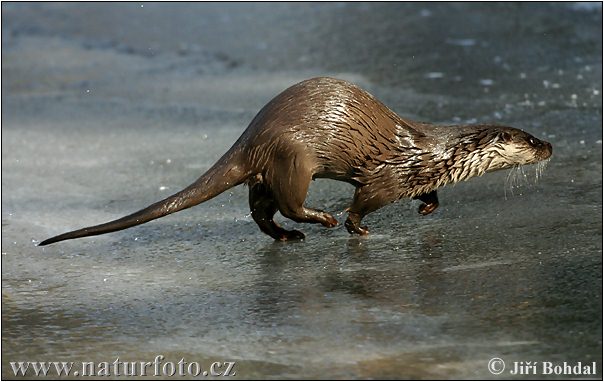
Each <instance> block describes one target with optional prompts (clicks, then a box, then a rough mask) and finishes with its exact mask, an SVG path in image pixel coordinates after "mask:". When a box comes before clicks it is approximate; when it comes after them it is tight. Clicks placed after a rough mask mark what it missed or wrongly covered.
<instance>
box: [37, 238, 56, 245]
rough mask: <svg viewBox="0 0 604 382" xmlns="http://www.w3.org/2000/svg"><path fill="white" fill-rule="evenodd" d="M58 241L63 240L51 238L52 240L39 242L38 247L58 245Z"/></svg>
mask: <svg viewBox="0 0 604 382" xmlns="http://www.w3.org/2000/svg"><path fill="white" fill-rule="evenodd" d="M57 241H61V239H58V238H57V237H51V238H50V239H46V240H44V241H41V242H39V243H38V247H41V246H43V245H48V244H52V243H56V242H57Z"/></svg>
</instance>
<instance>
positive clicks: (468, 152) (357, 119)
mask: <svg viewBox="0 0 604 382" xmlns="http://www.w3.org/2000/svg"><path fill="white" fill-rule="evenodd" d="M551 154H552V146H551V144H549V143H548V142H545V141H542V140H539V139H537V138H535V137H534V136H532V135H530V134H528V133H526V132H524V131H522V130H519V129H516V128H512V127H507V126H499V125H488V124H476V125H451V126H439V125H434V124H429V123H424V122H414V121H410V120H405V119H402V118H401V117H399V116H398V115H397V114H396V113H394V112H393V111H392V110H390V109H389V108H388V107H386V106H385V105H384V104H383V103H381V102H380V101H378V100H377V99H376V98H374V97H373V96H372V95H371V94H369V93H368V92H366V91H364V90H362V89H360V88H359V87H357V86H355V85H353V84H351V83H349V82H346V81H343V80H339V79H334V78H328V77H319V78H312V79H309V80H305V81H302V82H300V83H298V84H295V85H293V86H291V87H290V88H288V89H286V90H284V91H283V92H282V93H280V94H279V95H277V96H276V97H275V98H273V99H272V100H271V101H269V102H268V104H266V105H265V106H264V107H263V108H262V109H261V110H260V111H259V112H258V114H257V115H256V116H255V117H254V119H253V120H252V121H251V122H250V124H249V126H248V127H247V129H246V130H245V131H244V132H243V134H242V135H241V137H239V139H238V140H237V141H236V142H235V143H234V144H233V146H232V147H231V148H230V149H229V150H228V151H227V152H226V154H224V155H223V156H222V157H221V158H220V159H219V160H218V162H217V163H216V164H214V165H213V166H212V167H211V168H210V169H209V170H208V171H207V172H206V173H205V174H203V175H202V176H201V177H200V178H199V179H197V180H196V181H195V182H194V183H192V184H191V185H189V186H188V187H186V188H185V189H183V190H182V191H180V192H177V193H175V194H174V195H172V196H169V197H167V198H165V199H164V200H161V201H159V202H156V203H154V204H152V205H150V206H148V207H146V208H144V209H142V210H140V211H138V212H135V213H133V214H130V215H128V216H125V217H122V218H120V219H117V220H113V221H111V222H108V223H105V224H100V225H96V226H92V227H87V228H82V229H79V230H76V231H72V232H67V233H64V234H62V235H58V236H55V237H52V238H50V239H47V240H44V241H42V242H41V243H40V244H39V245H47V244H51V243H55V242H58V241H62V240H68V239H75V238H79V237H85V236H93V235H100V234H104V233H108V232H113V231H118V230H122V229H125V228H129V227H133V226H136V225H139V224H143V223H146V222H148V221H151V220H154V219H157V218H160V217H163V216H166V215H168V214H172V213H174V212H177V211H181V210H184V209H186V208H189V207H192V206H195V205H197V204H199V203H202V202H205V201H207V200H208V199H211V198H213V197H215V196H217V195H219V194H220V193H222V192H224V191H226V190H228V189H230V188H231V187H235V186H237V185H239V184H242V183H245V184H247V186H248V187H249V205H250V210H251V216H252V218H253V219H254V221H255V222H256V223H257V224H258V226H259V227H260V230H261V231H262V232H264V233H266V234H267V235H269V236H271V237H272V238H274V239H275V240H281V241H287V240H301V239H304V234H303V233H302V232H300V231H297V230H286V229H284V228H282V227H281V226H279V224H277V223H276V222H275V221H274V220H273V217H274V215H275V213H276V212H277V211H279V212H281V214H282V215H283V216H284V217H286V218H289V219H291V220H293V221H295V222H298V223H319V224H322V225H323V226H325V227H335V226H336V225H337V224H338V221H337V220H336V219H335V218H334V217H333V216H332V215H331V214H329V213H327V212H325V211H322V210H319V209H314V208H309V207H307V206H305V205H304V200H305V198H306V193H307V190H308V187H309V184H310V181H311V180H313V179H316V178H329V179H335V180H339V181H344V182H348V183H350V184H352V185H353V186H354V187H356V190H355V193H354V197H353V200H352V204H351V205H350V207H348V208H347V212H348V217H347V218H346V221H345V227H346V229H347V230H348V232H350V233H351V234H359V235H367V234H368V233H369V230H368V228H367V227H366V226H361V220H362V219H363V217H364V216H366V215H367V214H369V213H371V212H373V211H375V210H377V209H379V208H381V207H383V206H385V205H387V204H389V203H392V202H395V201H397V200H399V199H401V198H413V199H419V200H420V201H421V202H423V203H422V204H421V205H420V207H419V213H420V214H422V215H427V214H430V213H432V212H433V211H434V210H435V209H436V208H437V207H438V197H437V194H436V190H437V189H438V188H439V187H441V186H444V185H446V184H452V183H457V182H460V181H463V180H467V179H469V178H471V177H475V176H481V175H483V174H485V173H487V172H491V171H495V170H501V169H506V168H512V167H516V166H520V165H526V164H532V163H537V162H539V161H542V160H545V159H548V158H549V157H550V156H551Z"/></svg>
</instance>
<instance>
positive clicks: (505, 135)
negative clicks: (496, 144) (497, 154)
mask: <svg viewBox="0 0 604 382" xmlns="http://www.w3.org/2000/svg"><path fill="white" fill-rule="evenodd" d="M500 137H501V140H502V141H504V142H509V141H511V140H512V134H510V133H508V132H507V131H504V132H503V133H501V135H500Z"/></svg>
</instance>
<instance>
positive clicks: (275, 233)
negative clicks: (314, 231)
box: [249, 182, 304, 241]
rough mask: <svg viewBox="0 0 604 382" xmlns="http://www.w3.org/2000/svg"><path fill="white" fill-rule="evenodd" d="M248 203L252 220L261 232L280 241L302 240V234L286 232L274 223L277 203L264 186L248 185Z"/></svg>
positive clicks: (258, 183) (258, 184)
mask: <svg viewBox="0 0 604 382" xmlns="http://www.w3.org/2000/svg"><path fill="white" fill-rule="evenodd" d="M249 201H250V211H251V213H252V218H253V219H254V221H255V222H256V224H258V227H260V230H261V231H262V232H264V233H265V234H267V235H269V236H270V237H272V238H273V239H275V240H280V241H288V240H302V239H304V234H303V233H302V232H300V231H296V230H292V231H288V230H286V229H283V228H281V227H280V226H279V225H278V224H277V223H275V221H274V220H273V216H275V213H276V212H277V203H276V202H275V199H274V198H273V193H272V192H271V190H270V189H269V187H268V186H267V185H266V184H264V183H261V182H257V183H254V184H250V195H249Z"/></svg>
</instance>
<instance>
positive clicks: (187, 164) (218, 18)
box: [2, 3, 602, 379]
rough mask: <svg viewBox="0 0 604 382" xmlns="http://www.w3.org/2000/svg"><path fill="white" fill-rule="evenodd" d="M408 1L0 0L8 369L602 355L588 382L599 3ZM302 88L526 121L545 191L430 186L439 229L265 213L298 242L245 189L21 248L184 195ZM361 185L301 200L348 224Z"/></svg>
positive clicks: (436, 111)
mask: <svg viewBox="0 0 604 382" xmlns="http://www.w3.org/2000/svg"><path fill="white" fill-rule="evenodd" d="M422 6H424V5H423V4H384V3H376V4H373V3H371V4H369V3H366V4H350V3H340V4H332V3H313V4H296V5H294V4H281V3H275V4H249V3H244V4H242V3H236V4H213V3H206V4H199V3H187V4H183V3H179V4H162V3H146V4H144V8H143V7H142V4H139V3H106V4H86V5H82V4H73V3H69V4H67V3H61V4H59V3H33V4H25V3H10V4H7V3H3V4H2V21H3V22H2V28H3V30H2V32H3V33H2V39H3V40H2V53H3V54H2V77H3V81H2V107H3V108H2V111H3V114H2V191H3V192H2V355H3V357H2V377H4V378H10V377H11V376H12V375H11V374H12V372H11V371H10V367H9V366H8V362H10V361H24V360H30V361H36V360H37V361H43V360H57V359H60V360H74V361H75V360H83V361H95V362H101V361H108V362H112V361H113V360H115V357H116V356H119V357H120V359H123V360H128V361H152V360H153V358H154V357H155V356H156V355H157V354H163V355H165V356H166V357H167V358H168V359H171V360H172V361H174V362H177V361H178V360H179V359H180V358H181V357H185V358H186V360H187V361H197V362H201V363H202V364H203V363H204V362H209V361H216V360H233V361H236V362H237V377H239V378H244V379H248V378H259V379H266V378H328V379H331V378H399V379H400V378H403V379H404V378H422V379H426V378H436V379H442V378H474V379H482V378H490V377H492V376H491V374H490V373H489V372H488V369H487V361H488V360H489V359H490V358H493V357H501V358H502V359H504V360H505V361H506V362H507V361H510V362H512V361H522V360H530V361H537V360H546V361H552V362H561V361H583V362H592V361H597V362H598V369H597V370H598V375H597V377H599V378H601V375H602V374H601V370H602V365H601V363H600V362H601V354H602V342H601V339H602V332H601V330H602V326H601V320H602V316H601V310H600V307H601V304H602V296H601V285H602V284H601V283H602V215H601V212H602V88H601V84H602V51H601V46H602V40H601V39H602V29H601V28H602V27H601V25H602V18H601V17H602V16H601V6H600V8H599V9H598V8H597V7H596V9H595V10H593V9H591V8H592V6H585V5H578V6H574V7H575V8H577V11H576V12H572V11H571V12H569V5H568V4H562V5H555V4H535V3H526V4H525V3H520V4H489V6H488V7H485V6H484V5H480V4H469V3H461V4H460V3H456V4H435V5H433V6H432V5H431V6H430V7H429V10H428V9H427V8H422ZM468 36H473V37H472V39H471V40H469V37H468ZM476 36H480V39H476V38H475V37H476ZM470 41H471V42H470ZM451 42H456V44H457V45H462V47H457V46H452V45H451ZM493 57H499V58H500V59H497V60H493ZM504 64H505V65H504ZM506 65H507V66H506ZM445 73H446V75H445ZM317 75H332V76H338V77H343V78H346V79H349V80H351V81H353V82H355V83H357V84H359V85H361V86H362V87H365V88H367V89H369V90H370V91H371V92H372V93H373V94H374V95H376V96H377V97H378V98H380V99H381V100H383V101H384V102H385V103H386V104H387V105H389V106H391V107H392V108H393V109H394V110H395V111H397V112H398V113H400V114H401V115H402V116H404V117H408V118H411V119H418V120H427V121H432V122H442V123H452V122H454V121H460V122H461V121H473V122H476V123H482V122H493V121H494V120H495V121H496V122H497V123H501V124H506V125H511V126H517V127H520V128H523V129H525V130H527V131H529V132H531V133H532V134H534V135H535V136H537V137H540V138H543V139H547V140H549V141H550V142H551V143H552V145H553V147H554V155H553V157H552V159H551V161H550V162H549V163H548V166H547V168H546V169H545V170H544V171H543V172H542V173H541V176H540V178H539V181H538V182H537V183H536V184H535V182H533V181H532V179H533V178H534V176H535V174H536V172H535V171H537V170H535V169H533V168H527V169H524V171H525V175H526V176H527V177H528V179H529V181H528V182H524V181H523V179H524V176H523V175H522V174H521V173H511V172H499V173H493V174H488V175H486V176H484V177H482V178H479V179H474V180H471V181H469V182H466V183H462V184H459V185H457V186H455V187H447V188H444V189H443V190H441V191H439V196H440V201H441V206H440V207H439V209H438V210H437V211H436V212H435V213H434V214H432V215H430V216H426V217H422V216H419V215H418V214H417V212H416V210H417V207H418V203H417V202H413V201H408V200H404V201H401V202H400V203H397V204H394V205H391V206H389V207H387V208H384V209H382V210H380V211H378V212H376V213H374V214H371V215H369V216H368V217H367V224H368V225H369V226H370V228H371V231H372V234H371V235H370V236H369V237H367V238H358V237H350V236H349V235H348V234H347V233H346V231H345V229H344V228H343V227H342V226H339V227H337V228H335V229H332V230H328V229H325V228H322V227H316V226H308V225H299V224H296V223H293V222H290V221H285V220H284V219H282V218H280V221H282V222H284V224H285V225H286V226H287V227H296V228H299V229H301V230H302V231H304V232H305V233H306V234H307V240H306V241H305V242H301V243H290V244H283V243H274V242H272V241H271V240H270V239H269V238H268V237H267V236H265V235H263V234H262V233H260V232H259V230H258V228H257V227H256V225H255V224H254V223H253V221H252V219H251V217H250V216H249V208H248V206H247V192H246V189H245V188H244V187H237V188H235V189H233V190H231V191H232V192H230V193H229V192H227V193H224V194H223V195H220V196H219V197H217V198H215V199H214V200H211V201H209V202H207V203H205V204H203V205H201V206H198V207H195V208H193V209H189V210H186V211H183V212H180V213H177V214H174V215H171V216H168V217H166V218H163V219H161V220H158V221H154V222H151V223H148V224H145V225H142V226H139V227H136V228H133V229H130V230H126V231H121V232H116V233H113V234H108V235H104V236H97V237H92V238H86V239H81V240H75V241H68V242H63V243H60V244H57V245H53V246H48V247H36V245H35V244H36V243H37V242H39V241H40V240H42V239H44V238H47V237H49V236H50V235H54V234H57V233H60V232H63V231H66V230H70V229H75V228H80V227H82V226H85V225H89V224H94V223H100V222H104V221H107V220H109V219H112V218H116V217H119V216H121V215H123V214H125V213H129V212H132V211H134V210H137V209H139V208H141V207H143V206H146V205H148V204H150V203H151V202H154V201H156V200H158V199H160V198H162V197H165V196H167V195H169V194H171V193H173V192H174V191H176V190H178V189H180V188H182V187H184V186H186V185H188V184H189V183H190V182H191V181H193V180H194V179H196V178H197V177H198V176H199V175H200V174H201V173H203V171H205V170H206V169H208V168H209V167H210V166H211V165H212V164H213V163H214V162H215V161H216V160H217V159H218V158H219V157H220V156H221V155H222V154H223V153H224V152H225V151H226V150H227V149H228V148H229V147H230V145H231V144H232V143H233V142H234V141H235V140H236V139H237V137H238V136H239V135H240V134H241V132H242V131H243V129H244V128H245V126H246V125H247V123H249V121H250V120H251V119H252V118H253V116H254V115H255V113H256V112H257V111H258V110H259V109H260V108H261V107H262V106H263V105H264V104H265V103H266V102H267V101H268V100H269V99H270V98H271V97H273V96H274V95H275V94H277V93H278V92H280V91H281V90H283V89H285V88H286V87H287V86H289V85H291V84H293V83H295V82H297V81H299V80H302V79H305V78H308V77H311V76H317ZM435 78H437V79H438V80H437V81H435V80H433V79H435ZM481 80H482V82H481ZM485 80H488V81H492V82H490V83H488V84H485V83H484V81H485ZM546 83H547V84H548V86H544V84H546ZM554 84H558V86H557V87H556V86H553V85H554ZM491 85H496V86H491ZM485 88H487V89H489V92H488V93H485V92H484V89H485ZM573 95H575V96H576V97H573ZM573 101H574V102H575V103H574V104H573V105H571V103H572V102H573ZM508 176H510V177H515V178H513V180H514V181H515V182H516V183H515V184H510V183H509V182H506V179H508ZM527 183H528V184H527ZM510 188H513V190H512V191H513V192H510ZM352 193H353V189H352V187H351V186H349V185H346V184H343V183H338V182H334V181H328V180H320V181H317V182H314V183H313V185H312V186H311V190H310V193H309V196H308V204H309V205H312V206H317V207H320V208H324V209H326V210H328V211H331V212H333V213H334V214H335V215H336V216H337V217H338V219H339V220H340V222H341V221H342V220H343V219H344V216H345V214H343V213H342V212H343V211H344V209H345V208H346V207H347V206H348V203H349V201H350V198H351V197H352ZM504 376H505V375H504ZM508 377H509V375H508Z"/></svg>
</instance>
